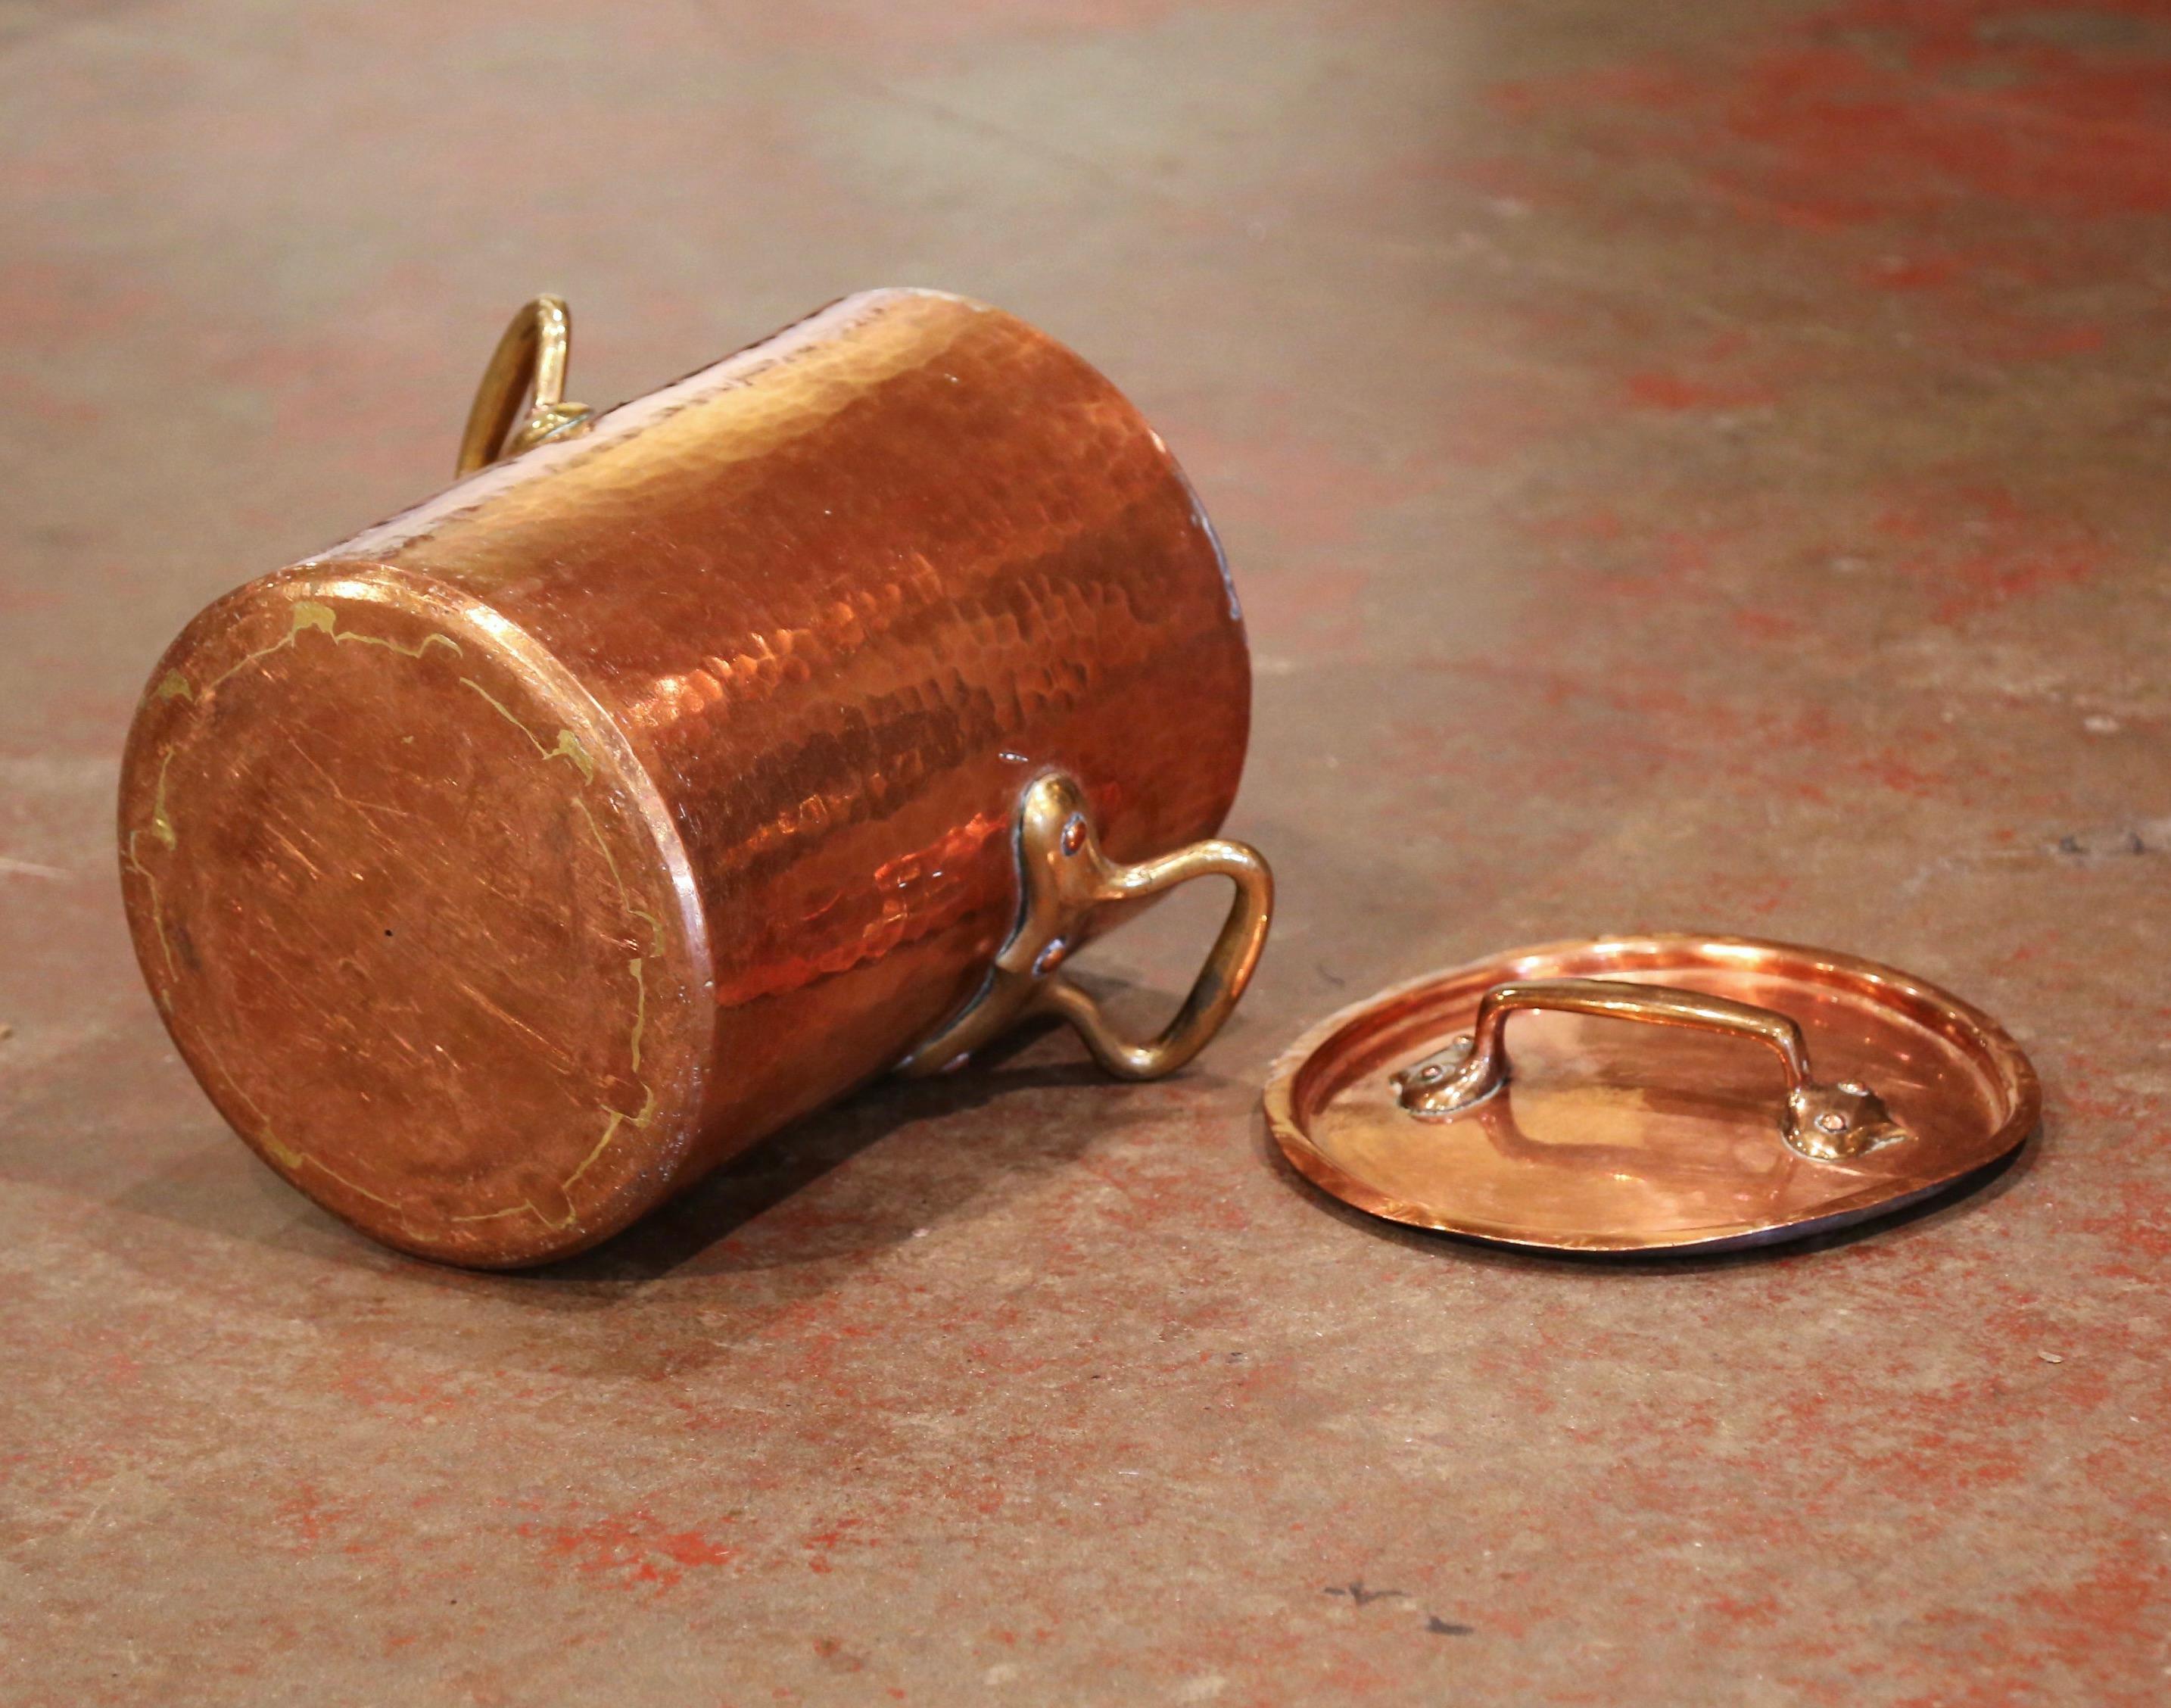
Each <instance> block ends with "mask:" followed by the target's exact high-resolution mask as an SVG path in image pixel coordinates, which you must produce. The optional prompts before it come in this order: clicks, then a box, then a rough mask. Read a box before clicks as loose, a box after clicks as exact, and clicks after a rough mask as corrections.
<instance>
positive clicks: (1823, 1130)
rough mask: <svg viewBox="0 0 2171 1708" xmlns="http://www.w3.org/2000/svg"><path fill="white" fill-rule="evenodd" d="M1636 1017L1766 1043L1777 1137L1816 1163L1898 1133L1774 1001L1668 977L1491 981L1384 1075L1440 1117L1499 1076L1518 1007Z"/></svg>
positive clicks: (1420, 1112) (1502, 1080) (1422, 1109)
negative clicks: (1460, 1025)
mask: <svg viewBox="0 0 2171 1708" xmlns="http://www.w3.org/2000/svg"><path fill="white" fill-rule="evenodd" d="M1524 1008H1547V1009H1552V1010H1553V1011H1555V1012H1559V1013H1566V1014H1590V1015H1596V1016H1599V1017H1600V1018H1611V1019H1618V1020H1640V1021H1643V1022H1644V1023H1647V1024H1649V1025H1654V1026H1683V1027H1688V1028H1691V1029H1694V1030H1697V1031H1699V1032H1720V1033H1726V1034H1730V1035H1733V1036H1735V1037H1741V1038H1751V1039H1756V1041H1757V1042H1758V1043H1760V1044H1763V1045H1768V1046H1769V1047H1770V1048H1771V1049H1772V1050H1774V1051H1776V1052H1777V1055H1778V1057H1779V1059H1780V1061H1782V1062H1783V1063H1784V1064H1785V1065H1786V1069H1787V1101H1786V1104H1785V1106H1784V1107H1783V1109H1782V1110H1781V1112H1780V1116H1779V1136H1780V1137H1781V1138H1782V1139H1784V1140H1785V1141H1786V1142H1787V1143H1788V1145H1789V1146H1791V1147H1793V1149H1795V1150H1796V1151H1798V1152H1800V1153H1801V1154H1802V1155H1804V1156H1805V1157H1813V1158H1815V1160H1817V1161H1818V1162H1821V1163H1833V1162H1841V1161H1844V1160H1845V1159H1847V1157H1858V1156H1860V1155H1861V1154H1862V1153H1863V1152H1865V1151H1870V1150H1874V1149H1875V1148H1877V1147H1879V1146H1880V1145H1885V1144H1890V1143H1891V1142H1893V1141H1895V1140H1897V1139H1902V1138H1905V1137H1906V1136H1907V1134H1906V1131H1904V1130H1903V1129H1902V1128H1901V1127H1900V1125H1899V1124H1898V1123H1897V1122H1896V1121H1895V1120H1893V1118H1892V1114H1891V1112H1890V1110H1889V1109H1886V1108H1885V1106H1884V1100H1883V1099H1882V1098H1879V1096H1878V1095H1877V1093H1875V1092H1873V1091H1872V1090H1870V1088H1868V1086H1866V1085H1861V1084H1857V1083H1856V1082H1853V1081H1851V1080H1849V1081H1842V1082H1840V1083H1838V1084H1836V1085H1827V1084H1825V1082H1823V1081H1821V1080H1820V1079H1818V1078H1817V1077H1815V1074H1814V1073H1812V1072H1811V1071H1810V1067H1809V1045H1808V1043H1807V1041H1806V1040H1805V1039H1804V1038H1803V1036H1802V1029H1801V1028H1800V1027H1799V1026H1798V1025H1797V1024H1796V1023H1794V1021H1793V1019H1792V1018H1789V1017H1788V1016H1787V1015H1784V1014H1782V1013H1780V1012H1778V1011H1777V1009H1774V1008H1760V1007H1756V1005H1755V1004H1754V1003H1750V1002H1735V1001H1734V999H1733V998H1731V997H1729V996H1709V995H1707V994H1706V993H1704V992H1703V991H1685V990H1681V989H1677V988H1675V986H1669V985H1638V984H1630V983H1627V982H1626V981H1624V980H1615V979H1532V980H1525V981H1524V982H1521V983H1515V984H1505V985H1495V986H1493V988H1492V989H1491V990H1489V991H1487V992H1486V993H1485V995H1484V996H1483V998H1482V1000H1481V1001H1480V1002H1478V1004H1477V1021H1476V1023H1474V1024H1473V1026H1472V1027H1471V1030H1470V1031H1469V1032H1467V1033H1466V1034H1463V1035H1462V1036H1461V1037H1460V1038H1457V1039H1454V1040H1453V1041H1452V1042H1451V1043H1450V1044H1449V1045H1447V1047H1446V1048H1445V1049H1444V1050H1439V1051H1438V1052H1436V1053H1435V1054H1434V1055H1429V1056H1427V1057H1426V1058H1425V1059H1424V1060H1423V1061H1419V1062H1417V1063H1415V1064H1414V1065H1412V1066H1409V1067H1407V1068H1404V1069H1403V1070H1402V1072H1400V1073H1397V1074H1396V1075H1395V1076H1394V1084H1395V1087H1396V1098H1397V1101H1399V1102H1400V1103H1401V1104H1402V1107H1403V1108H1404V1109H1407V1110H1408V1111H1409V1112H1410V1113H1411V1114H1413V1115H1416V1116H1418V1117H1419V1118H1420V1119H1423V1120H1449V1119H1451V1118H1452V1117H1454V1116H1455V1115H1458V1114H1461V1113H1462V1112H1463V1111H1464V1110H1465V1109H1470V1108H1471V1107H1472V1106H1473V1105H1475V1104H1479V1103H1482V1102H1483V1101H1484V1100H1485V1099H1486V1098H1488V1097H1491V1096H1492V1095H1493V1093H1495V1092H1497V1091H1498V1090H1499V1089H1500V1088H1501V1087H1503V1086H1504V1085H1505V1084H1507V1083H1508V1079H1509V1067H1508V1051H1507V1046H1506V1044H1505V1041H1504V1028H1505V1026H1506V1023H1507V1019H1508V1016H1509V1015H1510V1014H1512V1013H1514V1012H1516V1011H1517V1010H1519V1009H1524Z"/></svg>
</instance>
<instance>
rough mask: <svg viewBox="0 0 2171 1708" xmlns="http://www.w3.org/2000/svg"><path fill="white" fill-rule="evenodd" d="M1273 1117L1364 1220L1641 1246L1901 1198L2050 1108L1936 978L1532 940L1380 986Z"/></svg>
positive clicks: (2015, 1049) (1314, 1048) (1492, 1235)
mask: <svg viewBox="0 0 2171 1708" xmlns="http://www.w3.org/2000/svg"><path fill="white" fill-rule="evenodd" d="M1516 1010H1526V1011H1531V1012H1527V1013H1525V1016H1524V1018H1520V1019H1518V1020H1517V1021H1516V1025H1517V1026H1518V1027H1519V1028H1522V1029H1523V1030H1520V1031H1518V1032H1517V1034H1515V1042H1514V1051H1515V1067H1514V1073H1513V1076H1512V1077H1510V1076H1509V1073H1508V1072H1507V1069H1506V1066H1505V1056H1504V1044H1503V1035H1504V1034H1503V1027H1504V1022H1505V1020H1506V1018H1507V1016H1508V1014H1509V1012H1513V1011H1516ZM1624 1020H1626V1021H1633V1022H1640V1023H1638V1024H1625V1025H1624V1024H1622V1021H1624ZM1697 1034H1705V1035H1697ZM1709 1034H1722V1035H1718V1036H1713V1035H1709ZM1744 1038H1750V1039H1757V1040H1759V1041H1761V1042H1762V1043H1764V1044H1766V1045H1770V1046H1771V1051H1776V1053H1777V1055H1778V1057H1779V1058H1780V1062H1779V1064H1778V1068H1779V1069H1780V1070H1782V1071H1775V1064H1774V1062H1773V1060H1772V1053H1771V1052H1767V1051H1766V1050H1759V1049H1750V1048H1745V1047H1744V1045H1743V1042H1742V1039H1744ZM1813 1060H1814V1061H1815V1063H1816V1065H1817V1067H1818V1069H1819V1070H1820V1072H1822V1074H1823V1075H1825V1078H1823V1079H1819V1078H1817V1077H1815V1076H1814V1075H1813V1074H1812V1072H1811V1071H1810V1063H1811V1061H1813ZM1872 1088H1874V1089H1872ZM1266 1111H1267V1121H1268V1127H1269V1128H1270V1129H1271V1131H1273V1136H1274V1138H1275V1140H1276V1141H1277V1142H1278V1143H1279V1145H1280V1146H1281V1147H1282V1151H1283V1153H1284V1155H1285V1156H1287V1157H1288V1158H1289V1161H1290V1162H1291V1163H1293V1164H1295V1167H1296V1168H1297V1169H1298V1170H1299V1172H1300V1173H1301V1174H1304V1175H1305V1177H1306V1178H1308V1179H1311V1181H1313V1182H1314V1183H1315V1184H1317V1185H1319V1186H1321V1187H1323V1188H1324V1189H1325V1190H1327V1191H1329V1192H1331V1193H1332V1194H1334V1195H1335V1196H1337V1198H1341V1199H1343V1200H1346V1201H1347V1202H1348V1203H1351V1204H1354V1205H1355V1206H1358V1207H1359V1209H1362V1210H1368V1211H1371V1212H1372V1213H1373V1214H1374V1215H1376V1216H1384V1217H1388V1218H1390V1219H1391V1220H1393V1221H1396V1222H1412V1223H1414V1224H1416V1225H1417V1226H1418V1227H1434V1228H1439V1229H1441V1230H1443V1231H1445V1232H1448V1233H1462V1234H1468V1235H1471V1236H1474V1237H1476V1238H1482V1239H1489V1240H1494V1241H1498V1242H1499V1243H1504V1244H1510V1245H1524V1246H1547V1247H1552V1248H1556V1249H1563V1250H1577V1251H1616V1252H1628V1251H1650V1250H1659V1249H1670V1250H1681V1249H1691V1248H1697V1247H1703V1248H1711V1247H1718V1246H1727V1245H1743V1244H1753V1243H1761V1242H1765V1241H1769V1240H1774V1239H1779V1238H1791V1237H1794V1236H1798V1235H1800V1234H1804V1233H1811V1232H1814V1231H1815V1230H1817V1229H1820V1228H1825V1227H1836V1226H1840V1225H1843V1224H1844V1223H1846V1222H1852V1221H1856V1220H1858V1219H1860V1218H1861V1217H1865V1216H1869V1215H1872V1214H1874V1213H1876V1212H1877V1211H1883V1210H1890V1209H1893V1208H1895V1207H1897V1206H1900V1205H1904V1204H1907V1203H1911V1202H1912V1201H1915V1200H1918V1199H1920V1198H1922V1197H1924V1196H1925V1195H1928V1194H1930V1193H1932V1192H1935V1191H1937V1190H1938V1189H1940V1188H1941V1187H1944V1186H1947V1185H1950V1184H1954V1182H1956V1181H1959V1180H1961V1179H1965V1178H1966V1177H1967V1176H1968V1175H1970V1174H1975V1173H1976V1172H1977V1171H1979V1170H1982V1169H1986V1168H1988V1167H1989V1166H1990V1165H1991V1164H1992V1163H1996V1162H1997V1160H1998V1159H1999V1158H2001V1157H2004V1156H2006V1155H2007V1154H2008V1153H2009V1152H2012V1151H2013V1149H2014V1148H2015V1147H2018V1146H2019V1145H2020V1144H2021V1143H2023V1142H2024V1141H2025V1140H2026V1138H2027V1137H2028V1136H2029V1133H2030V1132H2032V1131H2034V1127H2035V1125H2036V1122H2037V1120H2038V1119H2039V1117H2040V1111H2041V1099H2040V1093H2039V1092H2038V1090H2037V1087H2036V1081H2035V1074H2034V1069H2033V1068H2032V1067H2031V1066H2029V1061H2028V1058H2027V1056H2026V1055H2024V1054H2023V1053H2022V1051H2021V1050H2020V1048H2019V1046H2018V1045H2016V1044H2015V1043H2014V1042H2013V1039H2011V1037H2009V1036H2008V1034H2006V1032H2005V1031H2004V1029H2002V1027H2000V1026H1999V1025H1998V1024H1997V1022H1996V1021H1995V1020H1993V1019H1991V1018H1990V1017H1989V1016H1988V1015H1987V1014H1985V1013H1984V1012H1982V1011H1981V1009H1979V1008H1976V1007H1974V1006H1973V1005H1971V1004H1970V1003H1968V1002H1963V1001H1962V1000H1961V999H1960V998H1959V997H1957V996H1952V995H1951V994H1949V992H1947V991H1941V990H1939V989H1938V988H1937V987H1936V986H1932V985H1929V984H1927V983H1925V982H1924V981H1922V980H1919V979H1916V978H1913V977H1911V976H1910V975H1907V974H1905V973H1901V972H1897V971H1895V970H1894V969H1891V968H1890V967H1884V966H1880V965H1879V964H1876V963H1875V962H1873V961H1865V960H1861V959H1857V958H1855V957H1853V956H1851V955H1842V954H1837V953H1832V952H1831V951H1829V950H1824V949H1815V948H1800V947H1798V946H1796V945H1793V944H1788V943H1767V942H1764V941H1762V940H1761V939H1758V938H1753V937H1697V936H1688V935H1678V936H1654V937H1613V938H1601V939H1598V940H1595V941H1583V942H1569V943H1550V944H1547V945H1544V946H1542V947H1541V948H1527V949H1516V950H1512V951H1509V953H1504V954H1500V955H1496V956H1493V957H1491V958H1489V959H1486V960H1483V961H1480V962H1477V963H1474V964H1471V965H1469V966H1466V967H1458V968H1455V969H1452V970H1450V971H1448V972H1443V973H1435V974H1432V975H1428V976H1426V977H1424V978H1421V979H1417V980H1412V981H1411V982H1409V983H1407V984H1405V985H1399V986H1394V987H1392V988H1391V989H1389V990H1386V991H1381V992H1380V993H1379V994H1378V995H1377V996H1373V997H1370V999H1368V1000H1367V1001H1365V1002H1360V1003H1359V1004H1357V1005H1355V1006H1354V1007H1349V1008H1346V1009H1344V1010H1343V1011H1342V1012H1340V1013H1338V1014H1336V1015H1333V1016H1332V1017H1330V1018H1327V1019H1326V1020H1323V1021H1321V1023H1319V1024H1318V1025H1317V1026H1316V1027H1315V1028H1314V1029H1312V1030H1311V1031H1310V1032H1309V1033H1307V1034H1305V1036H1304V1037H1303V1038H1301V1039H1299V1040H1298V1041H1297V1042H1296V1043H1295V1044H1294V1045H1291V1046H1290V1047H1289V1050H1288V1051H1287V1052H1286V1053H1285V1054H1284V1055H1283V1056H1282V1057H1281V1058H1280V1060H1279V1061H1277V1062H1276V1063H1275V1065H1274V1069H1273V1074H1272V1076H1271V1077H1270V1078H1269V1080H1268V1085H1267V1091H1266Z"/></svg>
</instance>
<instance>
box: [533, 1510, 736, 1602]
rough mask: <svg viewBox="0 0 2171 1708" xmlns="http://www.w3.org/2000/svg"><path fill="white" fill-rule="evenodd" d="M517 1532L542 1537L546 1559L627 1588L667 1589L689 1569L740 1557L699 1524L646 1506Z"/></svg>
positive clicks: (582, 1574)
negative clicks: (673, 1519)
mask: <svg viewBox="0 0 2171 1708" xmlns="http://www.w3.org/2000/svg"><path fill="white" fill-rule="evenodd" d="M518 1533H519V1534H520V1535H522V1536H523V1537H527V1538H528V1539H532V1540H535V1541H539V1542H540V1543H541V1544H543V1550H544V1558H545V1559H546V1560H550V1561H552V1562H554V1563H555V1564H558V1565H561V1566H567V1567H569V1568H571V1570H572V1571H575V1572H576V1573H578V1574H579V1575H580V1576H582V1577H586V1578H592V1579H598V1580H602V1581H603V1582H616V1583H618V1584H619V1585H621V1586H623V1587H626V1588H629V1589H630V1588H635V1587H639V1586H641V1585H653V1586H654V1587H657V1588H658V1589H668V1588H670V1587H672V1586H673V1585H674V1584H677V1583H679V1582H683V1580H684V1579H685V1577H686V1575H687V1574H688V1573H689V1572H691V1571H702V1570H705V1569H707V1568H710V1567H715V1566H729V1565H730V1564H731V1563H732V1561H733V1560H737V1558H738V1550H737V1549H735V1548H732V1547H730V1546H727V1545H726V1544H724V1543H722V1542H720V1541H718V1540H717V1539H716V1538H714V1537H712V1536H710V1535H708V1534H706V1533H704V1532H702V1531H700V1530H694V1529H676V1528H672V1527H671V1526H670V1525H668V1524H667V1523H663V1522H662V1521H661V1520H659V1519H657V1518H655V1517H652V1516H651V1514H650V1513H649V1512H647V1510H646V1508H636V1509H635V1511H633V1512H626V1513H622V1514H618V1515H615V1516H613V1517H603V1518H597V1519H592V1520H591V1521H590V1522H588V1523H584V1524H570V1525H552V1524H539V1523H523V1524H522V1525H520V1526H519V1527H518Z"/></svg>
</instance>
